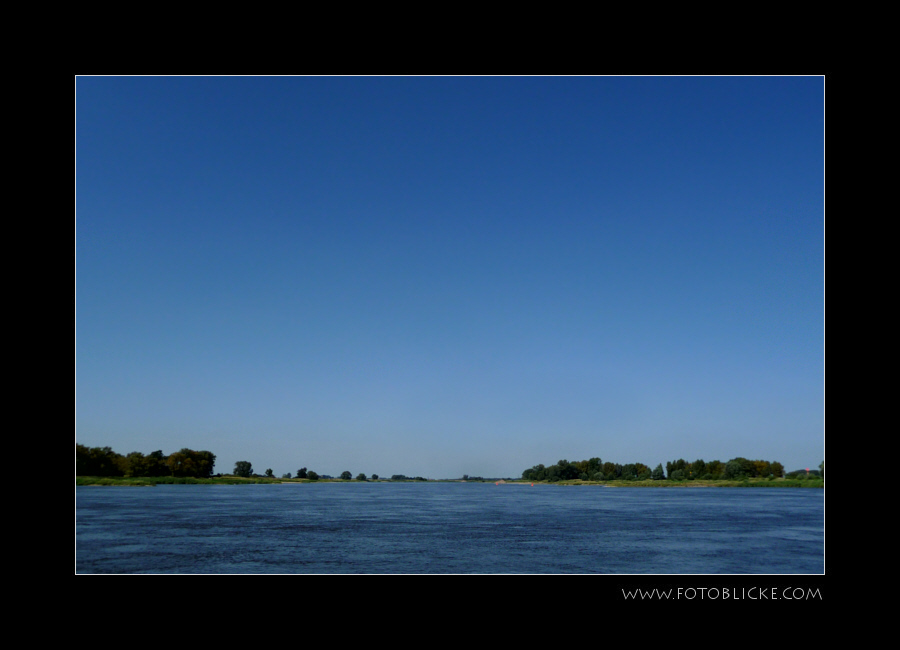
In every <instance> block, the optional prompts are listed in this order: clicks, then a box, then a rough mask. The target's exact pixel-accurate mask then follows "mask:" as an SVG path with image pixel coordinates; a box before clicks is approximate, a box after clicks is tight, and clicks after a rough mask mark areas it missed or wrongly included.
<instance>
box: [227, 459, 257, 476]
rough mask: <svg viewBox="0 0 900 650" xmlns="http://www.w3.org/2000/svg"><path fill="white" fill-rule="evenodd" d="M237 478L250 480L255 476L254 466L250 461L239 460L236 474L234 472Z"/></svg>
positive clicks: (235, 468)
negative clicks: (241, 477)
mask: <svg viewBox="0 0 900 650" xmlns="http://www.w3.org/2000/svg"><path fill="white" fill-rule="evenodd" d="M232 473H233V474H234V475H235V476H243V477H244V478H250V477H251V476H253V466H252V465H251V464H250V461H247V460H239V461H238V462H236V463H235V464H234V472H232Z"/></svg>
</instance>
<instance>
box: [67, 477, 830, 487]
mask: <svg viewBox="0 0 900 650" xmlns="http://www.w3.org/2000/svg"><path fill="white" fill-rule="evenodd" d="M460 482H466V481H459V480H458V479H457V480H454V479H440V480H437V481H424V483H460ZM467 482H468V483H477V482H479V481H467ZM265 483H285V484H289V483H423V481H390V480H384V479H381V480H376V481H356V480H352V481H345V480H341V479H319V480H317V481H311V480H309V479H304V478H292V479H284V478H266V477H257V478H243V477H240V476H216V477H213V478H191V477H176V476H156V477H142V478H125V477H100V476H76V477H75V485H76V486H89V485H96V486H104V485H122V486H133V487H152V486H154V485H173V484H174V485H253V484H265ZM484 483H494V481H484ZM502 485H526V486H531V485H534V486H535V487H537V486H545V485H549V486H554V487H555V486H568V487H572V486H574V487H578V486H594V487H606V488H627V487H631V488H635V487H637V488H773V487H781V488H785V487H790V488H824V487H825V480H824V479H821V478H812V479H804V480H799V479H784V478H776V479H749V480H745V481H703V480H696V481H669V480H662V481H652V480H651V481H581V480H577V479H576V480H573V481H557V482H553V483H550V482H546V481H534V482H532V481H519V480H517V481H505V482H504V483H501V484H498V487H500V486H502Z"/></svg>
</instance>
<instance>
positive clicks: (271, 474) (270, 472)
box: [266, 467, 275, 478]
mask: <svg viewBox="0 0 900 650" xmlns="http://www.w3.org/2000/svg"><path fill="white" fill-rule="evenodd" d="M266 476H268V477H269V478H272V477H273V476H275V474H273V473H272V468H271V467H270V468H269V469H267V470H266Z"/></svg>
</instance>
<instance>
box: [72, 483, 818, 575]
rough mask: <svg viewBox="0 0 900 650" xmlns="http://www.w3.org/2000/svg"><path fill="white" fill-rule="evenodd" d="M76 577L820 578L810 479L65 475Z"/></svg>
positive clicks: (815, 495)
mask: <svg viewBox="0 0 900 650" xmlns="http://www.w3.org/2000/svg"><path fill="white" fill-rule="evenodd" d="M75 496H76V510H75V512H76V515H75V571H76V573H206V574H210V573H227V574H237V573H323V574H329V573H535V574H536V573H598V574H616V575H630V574H729V575H735V574H822V573H824V571H825V558H824V556H825V539H824V520H825V504H824V501H825V499H824V490H820V489H797V488H793V489H791V488H759V489H753V488H734V489H728V488H668V489H664V488H603V487H600V486H580V487H568V486H551V485H536V486H534V487H530V486H528V485H499V486H497V485H494V484H493V483H424V484H423V483H319V484H315V483H309V484H302V483H296V484H281V485H278V484H276V485H272V484H269V485H238V486H232V485H208V486H206V485H204V486H200V485H158V486H156V487H146V488H142V487H78V488H76V491H75Z"/></svg>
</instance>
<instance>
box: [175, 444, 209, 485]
mask: <svg viewBox="0 0 900 650" xmlns="http://www.w3.org/2000/svg"><path fill="white" fill-rule="evenodd" d="M215 464H216V455H215V454H214V453H212V452H210V451H194V450H193V449H187V448H184V449H181V450H179V451H176V452H175V453H174V454H170V455H169V457H168V458H166V465H168V466H169V469H170V470H171V472H172V476H193V477H196V478H209V477H210V476H212V473H213V467H214V466H215Z"/></svg>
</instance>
